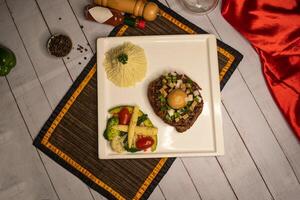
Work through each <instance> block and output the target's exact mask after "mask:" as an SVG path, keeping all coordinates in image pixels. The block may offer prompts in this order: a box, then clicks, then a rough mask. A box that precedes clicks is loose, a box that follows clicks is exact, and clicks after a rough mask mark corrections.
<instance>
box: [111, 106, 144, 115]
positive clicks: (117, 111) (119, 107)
mask: <svg viewBox="0 0 300 200" xmlns="http://www.w3.org/2000/svg"><path fill="white" fill-rule="evenodd" d="M123 108H127V109H128V111H129V113H132V111H133V106H116V107H113V108H111V109H109V110H108V112H109V114H111V115H116V114H118V113H119V112H120V111H121V110H122V109H123ZM143 114H144V113H143V112H142V111H141V110H139V114H138V116H142V115H143Z"/></svg>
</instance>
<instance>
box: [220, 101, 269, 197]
mask: <svg viewBox="0 0 300 200" xmlns="http://www.w3.org/2000/svg"><path fill="white" fill-rule="evenodd" d="M222 116H223V130H224V145H225V156H219V157H217V159H218V161H219V163H220V165H221V167H222V169H223V170H224V173H225V174H226V176H227V178H228V180H229V181H230V184H231V186H232V188H233V189H234V191H235V193H236V195H237V197H238V199H243V200H253V199H273V198H272V196H271V194H270V193H269V191H268V188H267V186H266V184H265V183H264V180H263V179H262V177H261V175H260V174H259V171H258V169H257V168H256V166H255V163H254V162H253V160H252V158H251V156H250V155H249V152H248V150H247V149H246V148H245V145H244V143H243V140H242V138H241V137H240V136H239V133H238V131H237V130H236V128H235V126H234V124H233V123H232V121H231V119H230V116H229V115H228V113H227V111H226V109H225V107H224V106H223V105H222Z"/></svg>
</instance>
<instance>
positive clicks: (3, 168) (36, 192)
mask: <svg viewBox="0 0 300 200" xmlns="http://www.w3.org/2000/svg"><path fill="white" fill-rule="evenodd" d="M2 5H3V4H2ZM2 5H1V4H0V7H1V8H0V10H1V14H0V16H1V17H2V16H3V14H2V11H3V6H2ZM1 19H2V18H1ZM0 94H1V101H0V109H1V115H0V127H1V128H0V158H1V165H0V176H1V179H0V199H10V200H14V199H16V200H17V199H58V197H57V194H56V193H55V190H54V189H53V187H52V186H51V182H50V180H49V178H48V176H47V173H46V171H45V169H44V166H43V164H42V163H41V161H40V158H39V155H38V153H37V151H36V150H35V148H33V147H32V145H31V143H32V140H31V138H30V135H29V133H28V131H27V129H26V126H25V124H24V122H23V119H22V117H21V115H20V113H19V111H18V108H17V105H16V103H15V101H14V98H13V96H12V94H11V91H10V89H9V87H8V84H7V82H6V79H5V77H2V78H0Z"/></svg>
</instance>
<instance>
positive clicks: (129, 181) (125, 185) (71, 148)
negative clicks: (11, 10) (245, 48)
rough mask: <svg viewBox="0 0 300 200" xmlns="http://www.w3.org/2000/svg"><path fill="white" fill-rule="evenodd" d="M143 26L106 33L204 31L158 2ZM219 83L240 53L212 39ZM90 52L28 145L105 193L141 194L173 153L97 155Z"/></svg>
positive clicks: (153, 183) (145, 195)
mask: <svg viewBox="0 0 300 200" xmlns="http://www.w3.org/2000/svg"><path fill="white" fill-rule="evenodd" d="M154 2H155V3H157V4H158V5H159V7H160V9H161V11H160V16H159V17H158V19H157V20H155V21H154V22H149V23H147V27H146V29H144V30H138V29H135V28H131V27H128V26H126V25H121V26H119V27H117V28H115V29H114V30H113V31H112V32H111V34H110V36H123V35H127V36H128V35H165V34H195V33H205V32H204V31H203V30H202V29H200V28H199V27H197V26H195V25H193V24H192V23H190V22H188V21H187V20H185V19H184V18H182V17H181V16H179V15H178V14H176V13H175V12H173V11H172V10H170V9H169V8H167V7H165V6H164V5H162V4H161V3H159V2H157V1H154ZM218 58H219V69H220V83H221V88H223V87H224V85H225V83H226V82H227V80H228V79H229V78H230V76H231V74H232V73H233V71H234V70H235V68H236V67H237V65H238V63H239V62H240V61H241V59H242V55H241V54H240V53H239V52H237V51H236V50H234V49H233V48H232V47H230V46H228V45H226V44H224V43H223V42H221V41H218ZM95 72H96V58H95V57H94V58H92V59H91V61H90V62H89V64H88V65H87V66H86V67H85V69H84V70H83V71H82V73H81V74H80V75H79V77H78V78H77V80H76V81H75V82H74V84H73V85H72V87H71V88H70V89H69V91H68V92H67V94H66V95H65V96H64V98H63V99H62V100H61V102H60V103H59V105H58V106H57V107H56V109H55V111H54V112H53V113H52V115H51V116H50V118H49V119H48V120H47V122H46V123H45V125H44V126H43V128H42V129H41V131H40V133H39V134H38V136H37V137H36V139H35V140H34V145H35V146H36V147H37V148H38V149H40V150H41V151H43V152H44V153H45V154H47V155H48V156H49V157H51V158H52V159H53V160H55V161H56V162H57V163H59V164H60V165H61V166H63V167H64V168H66V169H67V170H68V171H70V172H71V173H73V174H74V175H76V176H77V177H78V178H80V179H81V180H82V181H83V182H85V183H86V184H87V185H89V186H90V187H92V188H93V189H94V190H96V191H98V192H99V193H101V194H102V195H103V196H105V197H107V198H108V199H147V198H148V196H149V195H150V194H151V192H152V191H153V190H154V188H155V187H156V186H157V184H158V183H159V181H160V180H161V178H162V177H163V176H164V174H165V173H166V172H167V170H168V169H169V167H170V166H171V164H172V163H173V161H174V160H175V158H168V159H167V158H157V159H129V160H126V159H123V160H99V159H98V132H97V77H96V73H95Z"/></svg>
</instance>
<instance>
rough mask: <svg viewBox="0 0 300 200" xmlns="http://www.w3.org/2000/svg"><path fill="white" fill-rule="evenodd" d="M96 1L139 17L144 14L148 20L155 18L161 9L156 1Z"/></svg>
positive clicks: (95, 1) (95, 0)
mask: <svg viewBox="0 0 300 200" xmlns="http://www.w3.org/2000/svg"><path fill="white" fill-rule="evenodd" d="M94 3H95V4H98V5H100V6H103V7H109V8H113V9H116V10H120V11H123V12H125V13H130V14H133V15H134V16H137V17H138V16H142V17H143V18H144V19H145V20H147V21H153V20H155V19H156V17H157V13H158V11H159V8H158V6H157V5H156V4H155V3H153V2H147V1H145V0H94Z"/></svg>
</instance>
